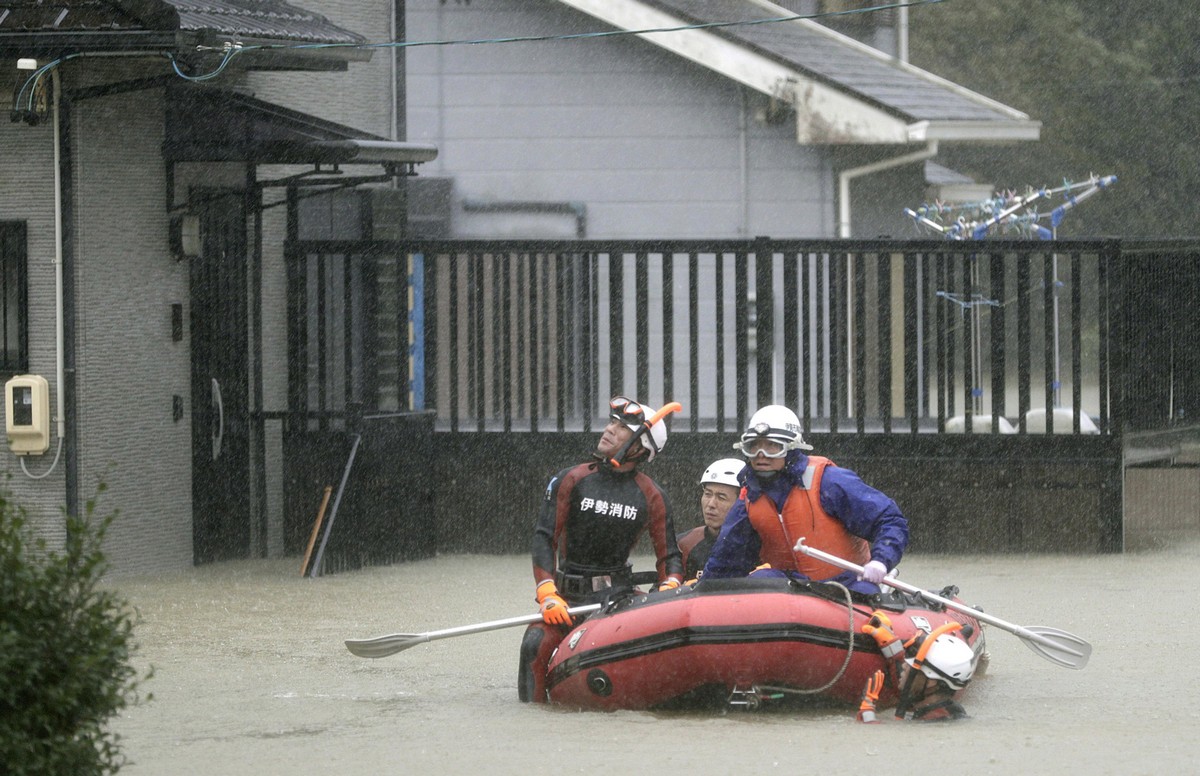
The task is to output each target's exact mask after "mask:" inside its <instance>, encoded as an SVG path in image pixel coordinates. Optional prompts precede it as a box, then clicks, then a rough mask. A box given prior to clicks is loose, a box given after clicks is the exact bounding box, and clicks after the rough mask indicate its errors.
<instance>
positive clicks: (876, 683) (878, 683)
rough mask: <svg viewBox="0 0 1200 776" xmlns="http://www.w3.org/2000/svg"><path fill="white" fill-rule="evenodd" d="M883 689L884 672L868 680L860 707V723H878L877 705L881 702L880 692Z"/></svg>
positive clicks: (878, 672) (877, 672)
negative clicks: (876, 715)
mask: <svg viewBox="0 0 1200 776" xmlns="http://www.w3.org/2000/svg"><path fill="white" fill-rule="evenodd" d="M882 689H883V671H876V672H875V673H874V674H872V675H871V678H870V679H868V680H867V686H866V688H864V690H863V699H862V703H860V704H859V705H858V721H859V722H876V721H877V720H876V719H875V704H876V703H878V702H879V691H880V690H882Z"/></svg>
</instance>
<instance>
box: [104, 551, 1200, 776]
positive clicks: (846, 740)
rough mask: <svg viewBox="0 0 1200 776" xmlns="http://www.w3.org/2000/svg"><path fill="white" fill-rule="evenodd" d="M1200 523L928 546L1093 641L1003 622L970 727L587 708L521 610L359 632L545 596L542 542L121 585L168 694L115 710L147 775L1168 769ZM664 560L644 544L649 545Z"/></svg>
mask: <svg viewBox="0 0 1200 776" xmlns="http://www.w3.org/2000/svg"><path fill="white" fill-rule="evenodd" d="M1197 558H1200V543H1190V544H1184V545H1176V546H1174V547H1172V548H1169V549H1165V550H1158V551H1155V552H1153V553H1147V554H1126V555H1117V556H1098V557H1096V556H1089V557H1077V556H1070V557H1060V556H1032V557H1027V556H986V557H969V556H910V557H908V558H906V559H905V561H904V563H903V565H902V567H901V573H902V578H903V579H905V580H906V581H908V582H909V583H910V584H914V585H918V586H921V587H925V588H927V589H935V590H936V589H940V588H941V587H942V586H944V585H946V584H956V585H958V586H959V587H960V588H961V591H962V592H961V596H962V598H963V599H964V600H965V601H966V602H968V603H970V604H975V605H979V606H982V607H983V608H984V609H985V610H986V611H988V612H989V613H991V614H993V615H995V616H997V617H1000V618H1002V619H1004V620H1006V621H1008V622H1010V623H1014V624H1020V625H1047V626H1052V627H1056V628H1060V629H1063V630H1066V631H1070V632H1071V633H1074V634H1076V635H1078V636H1081V637H1083V638H1085V639H1087V640H1088V641H1090V642H1091V643H1092V645H1093V647H1094V650H1095V651H1094V652H1093V654H1092V657H1091V661H1090V662H1089V664H1088V665H1087V667H1086V668H1084V669H1083V670H1080V671H1075V670H1070V669H1066V668H1061V667H1058V666H1056V665H1054V664H1052V663H1050V662H1047V661H1046V660H1044V659H1042V658H1040V657H1039V656H1038V655H1036V654H1035V653H1034V652H1032V651H1031V650H1029V649H1028V648H1027V647H1026V646H1025V645H1024V644H1023V643H1022V642H1021V641H1020V639H1018V638H1017V637H1016V636H1013V635H1011V634H1010V633H1007V632H1005V631H1002V630H999V629H997V628H995V627H989V628H988V629H987V634H988V639H989V645H990V651H991V656H992V662H991V668H990V669H989V671H988V672H987V674H986V675H985V676H983V677H981V678H979V679H978V680H976V681H975V682H974V683H973V684H972V686H971V688H970V694H969V695H968V697H967V698H966V700H965V702H964V705H965V706H966V708H967V710H968V712H969V713H970V714H971V718H970V719H968V720H964V721H961V722H956V723H943V724H919V723H902V722H898V721H895V720H893V719H891V718H890V717H888V716H887V715H883V716H884V722H883V723H882V724H877V725H861V724H859V723H856V722H855V721H854V718H853V713H852V712H851V711H842V710H830V709H820V710H812V709H809V710H798V711H797V710H791V711H786V712H766V713H764V712H757V713H755V712H729V713H723V712H719V711H718V712H707V713H697V712H671V713H651V712H616V713H600V712H574V711H564V710H562V709H557V708H553V707H547V706H537V705H526V704H521V703H519V702H518V701H517V691H516V667H517V650H518V645H519V643H520V639H521V633H522V629H521V628H519V627H518V628H509V629H505V630H499V631H492V632H488V633H482V634H475V635H468V636H461V637H457V638H451V639H445V640H439V641H434V642H430V643H427V644H421V645H418V646H416V647H414V648H412V649H409V650H407V651H405V652H401V653H399V654H396V655H393V656H391V657H387V658H382V659H379V660H366V659H363V658H357V657H354V656H353V655H351V654H350V653H349V652H348V651H347V650H346V648H345V646H344V645H343V641H344V640H345V639H347V638H366V637H371V636H378V635H383V634H387V633H396V632H409V633H419V632H424V631H431V630H436V629H442V628H449V627H454V626H459V625H466V624H471V623H477V622H483V621H487V620H495V619H500V618H505V617H512V616H515V615H520V614H525V613H528V612H531V611H534V604H533V601H532V596H533V585H532V580H531V575H530V570H529V561H528V559H527V558H525V557H516V556H505V557H485V556H443V557H439V558H436V559H433V560H427V561H420V562H415V563H407V564H399V565H395V566H390V567H384V568H370V569H363V570H361V571H355V572H348V573H342V574H336V575H330V576H326V577H323V578H320V579H316V580H313V579H307V578H301V577H300V576H299V570H298V566H299V562H298V561H297V560H295V559H286V560H266V561H246V562H234V563H224V564H216V565H211V566H205V567H201V568H196V569H193V570H190V571H187V572H183V573H177V574H165V575H159V576H153V577H139V578H127V579H120V580H117V581H116V582H114V583H113V585H114V586H115V587H117V588H118V589H119V590H120V591H121V592H122V593H123V594H124V595H125V596H126V597H127V598H128V599H129V600H130V602H131V603H133V604H134V605H135V606H136V607H137V608H138V610H139V611H140V614H141V617H142V623H141V625H140V626H139V627H138V629H137V639H138V642H139V644H140V653H139V656H138V663H139V665H142V666H143V667H145V666H146V665H152V666H153V667H154V672H155V673H154V676H153V678H152V679H151V680H150V682H149V683H148V685H147V687H146V689H148V690H149V691H150V692H152V693H153V694H154V698H153V700H151V701H149V702H147V703H144V704H141V705H138V706H136V707H134V708H130V709H127V710H126V711H125V712H124V713H123V714H122V715H121V716H120V717H119V718H118V719H117V720H115V721H114V728H115V730H116V731H117V732H118V733H119V734H120V735H121V736H122V739H123V748H124V752H125V754H126V755H127V756H128V758H129V759H130V763H129V764H128V765H127V766H126V767H125V768H124V769H122V773H124V774H131V775H132V776H169V775H172V774H204V775H205V776H237V775H238V774H247V775H249V774H254V775H255V776H258V775H260V774H288V775H292V776H300V775H302V774H322V775H323V776H333V775H334V774H356V775H358V776H365V775H367V774H370V775H372V776H374V775H375V774H401V773H407V774H441V773H450V774H455V773H463V774H467V773H471V774H474V773H486V774H493V773H495V774H522V776H527V775H529V774H557V773H589V774H590V773H610V772H615V773H637V774H656V773H673V774H684V773H686V774H708V773H712V774H725V773H790V774H794V773H821V774H836V773H847V774H855V773H862V774H871V775H873V776H885V775H886V774H920V775H921V776H928V775H929V774H948V773H968V774H972V776H979V775H981V774H1043V773H1044V774H1064V773H1084V774H1089V776H1097V775H1098V774H1161V773H1171V772H1174V773H1194V772H1195V769H1196V768H1197V767H1198V766H1197V763H1198V762H1200V681H1198V680H1197V677H1196V667H1195V652H1196V649H1197V645H1198V642H1200V627H1198V625H1197V622H1196V610H1195V607H1194V606H1193V605H1192V601H1191V599H1192V596H1191V595H1189V594H1188V591H1191V590H1192V589H1193V588H1194V587H1195V586H1196V578H1197V575H1198V574H1200V565H1198V564H1197V562H1196V561H1197ZM636 566H637V568H639V569H648V568H650V564H649V562H648V561H645V560H643V562H641V563H638V564H636Z"/></svg>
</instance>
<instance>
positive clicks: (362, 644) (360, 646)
mask: <svg viewBox="0 0 1200 776" xmlns="http://www.w3.org/2000/svg"><path fill="white" fill-rule="evenodd" d="M599 608H600V604H587V605H586V606H572V607H571V608H570V609H567V611H568V612H569V613H570V614H571V615H572V616H579V615H581V614H590V613H591V612H594V611H597V610H598V609H599ZM541 619H542V613H541V612H534V613H533V614H522V615H521V616H519V617H509V618H507V619H504V620H492V621H491V622H479V623H475V624H474V625H460V626H459V627H457V628H446V629H445V630H437V631H429V632H428V633H393V634H391V635H389V636H379V637H377V638H373V639H347V640H346V649H348V650H350V652H351V653H352V654H354V655H358V656H359V657H371V658H375V657H387V656H388V655H394V654H396V653H397V652H403V651H404V650H406V649H408V648H409V647H415V646H417V645H418V644H424V643H425V642H427V641H436V640H437V639H448V638H451V637H454V636H466V635H467V634H469V633H483V632H484V631H492V630H500V629H501V628H511V627H513V626H516V625H531V624H533V623H535V622H540V621H541Z"/></svg>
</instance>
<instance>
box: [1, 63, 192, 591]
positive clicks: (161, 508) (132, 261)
mask: <svg viewBox="0 0 1200 776" xmlns="http://www.w3.org/2000/svg"><path fill="white" fill-rule="evenodd" d="M81 61H82V60H81ZM135 72H136V71H135V70H133V69H131V68H128V67H127V66H125V67H123V66H122V65H120V64H111V65H110V64H107V63H97V62H95V61H91V62H87V67H86V68H84V67H72V66H71V64H68V65H64V66H63V73H64V79H65V81H66V82H67V83H68V84H69V85H71V86H79V85H83V84H84V83H85V82H90V83H95V82H100V81H106V80H120V79H122V78H126V77H131V76H132V75H133V74H134V73H135ZM71 120H72V141H73V142H72V156H73V160H74V187H73V189H72V191H71V192H70V193H71V195H72V206H73V213H74V218H73V220H72V221H71V222H69V223H68V224H67V228H68V229H71V230H72V232H73V235H74V238H75V244H74V245H75V248H74V261H75V276H74V282H75V289H76V298H75V315H76V366H77V369H76V387H77V407H78V416H77V428H76V429H75V430H76V433H77V435H78V442H79V447H78V461H79V472H80V483H79V495H80V498H81V500H84V501H86V500H87V499H89V498H91V497H92V496H94V495H95V493H96V487H97V484H98V483H99V482H101V481H103V482H105V483H106V484H107V486H108V492H107V493H105V494H104V495H103V496H102V497H101V498H100V500H99V504H98V509H99V511H100V512H101V513H107V512H111V511H114V510H115V511H117V513H118V516H117V519H116V520H115V522H114V523H113V526H112V528H111V529H110V532H109V538H108V544H107V552H108V556H109V560H110V561H111V563H112V569H113V572H114V573H117V574H127V573H132V572H145V571H154V570H160V569H173V568H179V567H181V566H186V565H190V563H191V558H192V532H191V446H190V445H191V439H190V429H189V426H188V423H187V422H186V420H185V421H180V422H178V423H176V422H174V421H173V419H172V397H173V396H174V395H181V396H183V397H184V401H185V407H186V402H187V398H188V390H189V388H188V363H189V353H188V348H187V345H186V341H185V342H173V341H172V339H171V316H170V306H171V304H172V303H182V304H184V305H185V308H186V304H187V301H188V285H187V283H188V277H187V267H186V265H184V264H180V263H177V262H175V261H174V259H172V258H171V257H170V255H169V251H168V246H167V218H168V217H167V211H166V186H165V175H164V166H163V163H162V158H161V145H162V126H163V123H162V98H161V91H149V92H147V91H139V92H132V93H129V94H123V95H113V96H108V97H102V98H96V99H89V100H86V101H82V102H78V103H76V105H75V107H74V110H73V113H72V115H71ZM0 133H2V134H0V145H2V146H3V147H4V148H5V153H4V154H0V159H2V160H3V161H0V170H3V174H2V175H0V202H2V203H4V204H3V207H4V215H3V217H4V218H14V219H16V220H25V221H27V222H28V224H29V232H30V246H29V267H30V288H29V309H30V350H31V355H32V357H31V363H30V369H31V371H33V372H35V373H38V374H42V375H43V376H45V377H47V379H49V380H50V381H51V385H52V388H51V394H52V406H53V401H54V400H53V396H54V394H55V392H56V391H57V386H56V385H55V384H54V383H55V381H54V372H55V366H54V362H55V336H54V325H55V321H54V318H55V316H54V309H55V293H54V267H53V257H54V242H53V234H54V223H53V174H52V162H51V160H52V154H53V135H52V132H51V130H50V127H49V125H43V126H39V127H35V128H30V127H27V126H25V125H16V124H5V125H4V127H3V128H2V129H0ZM9 149H22V150H23V151H24V153H16V154H10V153H9V152H8V151H9ZM185 317H186V314H185ZM52 414H53V415H56V413H54V412H53V411H52ZM185 415H186V412H185ZM53 449H54V448H53V447H52V448H51V451H52V452H53ZM5 455H8V454H5ZM7 463H8V464H9V465H8V466H7V468H8V469H9V470H10V471H14V470H15V469H14V467H13V465H12V463H13V462H12V460H11V458H10V460H9V461H8V462H7ZM48 464H49V460H45V461H37V462H31V463H30V464H29V468H30V469H31V470H33V471H35V472H38V471H41V469H40V468H39V467H41V466H45V465H48ZM63 468H65V467H64V464H63V462H62V461H60V462H59V468H56V470H55V471H54V473H53V474H52V475H51V476H50V477H47V478H46V479H43V480H36V481H32V480H27V479H26V478H24V477H23V476H21V475H19V474H18V475H17V476H14V478H13V480H12V485H13V489H14V492H15V493H16V495H17V497H18V499H19V500H20V501H22V503H26V504H27V505H32V506H34V507H36V510H37V514H36V520H35V522H36V524H37V525H38V527H39V530H40V531H42V532H43V533H51V534H53V533H55V532H56V531H58V530H59V528H58V526H60V525H61V516H60V509H59V508H60V507H61V506H62V505H63V504H64V503H65V490H64V480H63V476H62V472H63Z"/></svg>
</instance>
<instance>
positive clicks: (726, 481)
mask: <svg viewBox="0 0 1200 776" xmlns="http://www.w3.org/2000/svg"><path fill="white" fill-rule="evenodd" d="M745 465H746V462H745V461H743V460H742V459H740V458H722V459H721V460H719V461H713V462H712V463H710V464H709V465H708V468H707V469H705V470H704V475H703V476H702V477H700V484H701V485H704V484H706V483H709V482H715V483H716V484H718V485H730V486H732V487H734V488H740V487H742V485H741V483H740V482H738V472H740V471H741V470H742V467H743V466H745Z"/></svg>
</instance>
